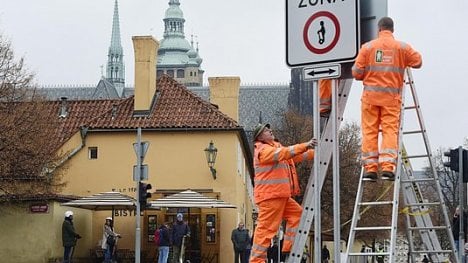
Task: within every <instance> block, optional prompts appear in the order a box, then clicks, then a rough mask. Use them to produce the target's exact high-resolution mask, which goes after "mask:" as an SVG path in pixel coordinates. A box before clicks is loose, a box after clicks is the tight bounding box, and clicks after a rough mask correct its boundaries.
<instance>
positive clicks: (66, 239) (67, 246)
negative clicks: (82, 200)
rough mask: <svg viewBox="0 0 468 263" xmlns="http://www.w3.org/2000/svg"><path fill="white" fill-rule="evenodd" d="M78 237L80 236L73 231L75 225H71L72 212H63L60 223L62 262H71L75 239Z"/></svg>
mask: <svg viewBox="0 0 468 263" xmlns="http://www.w3.org/2000/svg"><path fill="white" fill-rule="evenodd" d="M80 238H81V236H80V235H78V234H77V233H76V232H75V227H74V226H73V212H72V211H67V212H65V219H64V220H63V224H62V242H63V263H71V259H72V257H73V252H74V250H75V246H76V240H77V239H80Z"/></svg>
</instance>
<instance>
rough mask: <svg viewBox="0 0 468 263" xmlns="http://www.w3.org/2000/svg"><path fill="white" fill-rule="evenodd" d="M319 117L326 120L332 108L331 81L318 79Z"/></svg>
mask: <svg viewBox="0 0 468 263" xmlns="http://www.w3.org/2000/svg"><path fill="white" fill-rule="evenodd" d="M318 83H319V84H318V85H319V97H320V117H324V118H328V117H329V116H330V111H331V107H332V100H331V95H332V90H331V83H332V80H331V79H319V82H318Z"/></svg>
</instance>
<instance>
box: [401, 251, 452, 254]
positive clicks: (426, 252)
mask: <svg viewBox="0 0 468 263" xmlns="http://www.w3.org/2000/svg"><path fill="white" fill-rule="evenodd" d="M452 252H453V251H452V250H417V251H410V253H412V254H423V253H424V254H434V253H445V254H447V253H452Z"/></svg>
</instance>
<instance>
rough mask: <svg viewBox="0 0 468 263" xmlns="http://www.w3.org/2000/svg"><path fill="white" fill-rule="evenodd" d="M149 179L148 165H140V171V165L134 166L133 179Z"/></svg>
mask: <svg viewBox="0 0 468 263" xmlns="http://www.w3.org/2000/svg"><path fill="white" fill-rule="evenodd" d="M146 180H148V165H147V164H142V165H140V170H139V171H138V165H134V166H133V181H135V182H139V181H146Z"/></svg>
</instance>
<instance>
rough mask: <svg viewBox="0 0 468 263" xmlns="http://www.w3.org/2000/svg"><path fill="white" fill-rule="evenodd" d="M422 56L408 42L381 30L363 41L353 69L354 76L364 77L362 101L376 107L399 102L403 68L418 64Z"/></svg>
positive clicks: (419, 64)
mask: <svg viewBox="0 0 468 263" xmlns="http://www.w3.org/2000/svg"><path fill="white" fill-rule="evenodd" d="M421 64H422V59H421V55H420V54H419V53H418V52H417V51H415V50H414V49H413V48H412V47H411V46H410V45H408V44H406V43H404V42H401V41H397V40H395V38H394V37H393V34H392V32H390V31H388V30H384V31H381V32H379V37H378V38H377V39H375V40H372V41H370V42H368V43H366V44H364V45H363V46H362V48H361V50H360V51H359V54H358V56H357V58H356V62H355V63H354V66H353V68H352V73H353V76H354V77H355V78H356V79H357V80H363V84H364V92H363V93H362V98H361V99H362V101H363V102H365V103H368V104H371V105H376V106H393V105H399V104H400V103H401V88H402V87H403V78H404V73H405V68H406V67H413V68H419V67H421Z"/></svg>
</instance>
